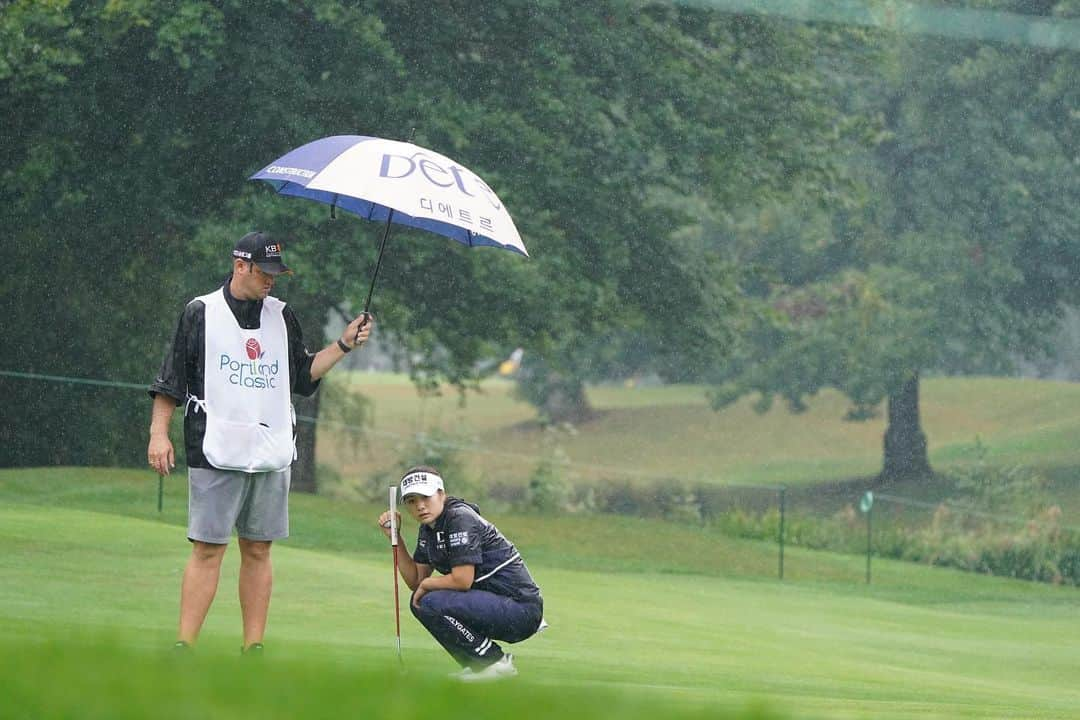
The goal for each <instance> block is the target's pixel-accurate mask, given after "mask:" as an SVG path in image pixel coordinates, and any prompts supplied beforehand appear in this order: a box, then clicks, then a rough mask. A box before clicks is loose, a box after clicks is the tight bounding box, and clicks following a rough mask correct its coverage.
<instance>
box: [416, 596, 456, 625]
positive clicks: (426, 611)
mask: <svg viewBox="0 0 1080 720" xmlns="http://www.w3.org/2000/svg"><path fill="white" fill-rule="evenodd" d="M447 592H449V591H447V590H432V591H430V592H427V593H424V596H423V597H422V598H420V602H416V600H415V597H416V593H413V595H412V597H410V598H409V609H410V610H411V611H412V614H413V617H415V618H416V619H417V620H419V621H420V622H423V621H424V618H431V617H438V616H439V615H441V614H442V610H441V608H442V603H441V602H439V599H440V596H442V595H444V594H446V593H447Z"/></svg>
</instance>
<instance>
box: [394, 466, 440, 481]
mask: <svg viewBox="0 0 1080 720" xmlns="http://www.w3.org/2000/svg"><path fill="white" fill-rule="evenodd" d="M416 472H423V473H431V474H432V475H438V476H439V477H442V473H441V472H439V471H438V470H436V469H435V468H433V467H432V466H431V465H413V466H412V467H411V468H409V469H408V470H406V471H405V472H404V473H403V474H402V476H401V477H402V478H405V477H406V476H408V475H412V474H413V473H416Z"/></svg>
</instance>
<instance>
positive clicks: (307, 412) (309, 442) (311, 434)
mask: <svg viewBox="0 0 1080 720" xmlns="http://www.w3.org/2000/svg"><path fill="white" fill-rule="evenodd" d="M295 405H296V414H297V416H301V415H302V416H304V417H309V418H316V419H318V417H319V393H318V392H316V393H315V394H314V395H312V396H311V397H302V398H296V401H295ZM292 491H293V492H302V493H311V494H313V495H314V494H315V493H317V492H318V491H319V484H318V480H317V478H316V477H315V423H313V422H303V421H299V420H298V421H297V423H296V462H294V463H293V466H292Z"/></svg>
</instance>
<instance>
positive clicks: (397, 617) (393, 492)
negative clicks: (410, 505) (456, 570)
mask: <svg viewBox="0 0 1080 720" xmlns="http://www.w3.org/2000/svg"><path fill="white" fill-rule="evenodd" d="M397 544H398V526H397V485H391V486H390V553H391V554H392V555H393V556H394V629H395V632H396V634H397V659H398V663H399V664H401V666H402V667H404V665H405V661H404V660H402V659H401V607H400V602H399V600H398V559H397Z"/></svg>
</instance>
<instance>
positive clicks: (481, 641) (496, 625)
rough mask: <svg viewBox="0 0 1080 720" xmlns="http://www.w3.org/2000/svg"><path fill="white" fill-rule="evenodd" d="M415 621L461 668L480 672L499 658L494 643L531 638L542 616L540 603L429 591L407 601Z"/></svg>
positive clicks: (492, 595)
mask: <svg viewBox="0 0 1080 720" xmlns="http://www.w3.org/2000/svg"><path fill="white" fill-rule="evenodd" d="M409 607H410V608H411V609H412V614H413V615H414V616H416V619H417V620H419V621H420V623H421V624H422V625H423V626H424V627H425V628H427V630H428V632H430V633H431V634H432V636H434V638H435V639H436V640H437V641H438V642H439V644H440V645H442V646H443V647H444V648H445V649H446V652H448V653H450V655H451V656H452V657H453V658H454V659H455V660H457V661H458V663H459V664H460V665H461V666H462V667H471V668H482V667H486V666H487V665H490V664H491V663H493V662H495V661H497V660H498V659H499V658H501V657H502V656H503V651H502V648H501V647H499V646H498V645H497V644H496V643H495V640H502V641H504V642H508V643H516V642H521V641H522V640H525V639H526V638H529V637H532V636H533V634H534V633H535V632H536V630H537V628H539V627H540V620H541V619H542V618H543V615H544V606H543V605H542V604H541V603H538V602H537V603H533V602H520V601H518V600H514V599H513V598H509V597H506V596H505V595H496V594H495V593H489V592H487V591H486V590H466V591H465V592H461V591H459V590H433V591H431V592H429V593H426V594H425V595H424V596H423V597H421V598H420V607H416V605H414V604H413V603H412V601H411V599H410V601H409Z"/></svg>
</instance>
